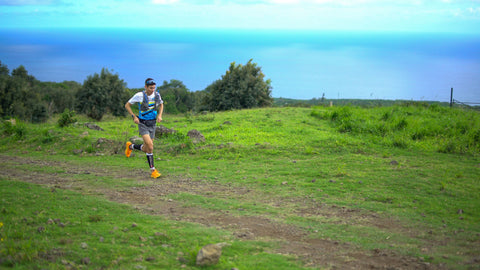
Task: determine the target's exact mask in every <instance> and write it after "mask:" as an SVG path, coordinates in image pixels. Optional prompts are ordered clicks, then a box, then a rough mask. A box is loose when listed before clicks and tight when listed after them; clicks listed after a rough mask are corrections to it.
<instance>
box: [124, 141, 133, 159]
mask: <svg viewBox="0 0 480 270" xmlns="http://www.w3.org/2000/svg"><path fill="white" fill-rule="evenodd" d="M130 145H132V143H131V142H127V144H126V146H125V156H126V157H130V155H131V154H132V149H130Z"/></svg>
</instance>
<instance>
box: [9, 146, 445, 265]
mask: <svg viewBox="0 0 480 270" xmlns="http://www.w3.org/2000/svg"><path fill="white" fill-rule="evenodd" d="M18 165H31V166H33V167H43V166H49V167H55V168H61V169H62V171H65V173H56V174H48V173H42V172H38V171H35V170H33V171H30V172H29V173H28V174H26V173H25V170H23V169H20V168H19V167H18ZM0 166H1V168H2V175H3V176H4V177H6V178H9V179H15V180H20V181H25V182H31V183H36V184H42V185H47V186H50V187H52V188H60V189H72V190H75V191H77V192H82V193H85V194H102V195H103V196H105V197H106V198H108V199H109V200H111V201H115V202H119V203H125V204H129V205H133V206H135V207H136V208H137V209H139V210H140V211H142V212H143V213H146V214H150V215H162V216H164V217H166V218H169V219H172V220H181V221H188V222H195V223H199V224H203V225H205V226H209V227H215V228H220V229H226V230H229V231H232V232H233V234H234V235H235V236H236V237H237V238H238V239H239V240H253V239H255V240H276V241H281V242H283V243H285V244H284V245H283V246H282V247H280V248H279V249H278V250H277V251H275V252H276V253H280V254H289V255H293V256H296V257H298V258H299V259H301V260H302V261H303V262H304V263H305V265H306V266H310V267H324V268H327V269H328V268H330V269H439V268H440V266H438V265H435V266H433V265H430V264H429V263H426V262H423V261H421V260H419V259H418V258H413V257H406V256H402V255H399V254H395V253H394V252H392V251H386V250H374V251H364V250H358V249H356V248H355V247H354V246H353V245H350V244H344V243H339V242H337V241H333V240H326V239H310V238H308V237H307V235H308V233H307V231H305V230H304V229H302V228H298V227H295V226H292V225H287V224H283V223H280V222H277V221H275V220H274V219H273V217H265V216H235V215H233V214H231V213H229V212H228V211H213V210H208V209H204V208H197V207H185V206H183V205H181V204H180V203H177V202H175V201H172V200H169V199H167V196H168V195H169V194H175V193H179V192H182V193H191V194H197V195H201V196H205V197H209V196H211V195H212V194H222V195H223V196H229V197H230V198H238V199H239V200H241V198H244V197H245V196H250V195H252V196H256V197H257V195H258V194H257V195H255V194H254V193H255V191H252V190H249V189H247V188H239V187H234V186H230V185H226V184H219V183H212V182H207V181H193V180H192V179H189V178H179V177H169V176H166V177H162V178H161V180H156V181H155V182H153V185H150V184H151V183H152V181H151V180H146V179H145V178H146V177H145V176H144V171H142V170H138V171H127V172H125V171H120V170H119V168H103V169H100V168H97V167H82V166H79V165H74V164H71V163H68V162H59V161H48V160H36V159H30V158H24V157H12V156H5V155H0ZM112 173H113V174H114V175H115V177H116V178H126V179H131V180H132V181H138V182H139V183H142V182H146V181H148V182H149V183H150V184H149V185H148V186H147V187H143V186H142V185H139V187H132V188H129V189H125V188H122V190H115V188H114V187H112V188H111V189H107V188H103V189H98V187H95V188H92V187H91V186H89V185H87V184H85V183H82V182H81V181H75V180H74V176H75V175H78V174H90V175H95V176H112ZM258 197H261V196H258ZM267 199H268V200H276V202H275V203H276V204H278V205H286V204H288V203H291V201H288V202H283V201H282V199H281V198H267ZM296 214H297V215H300V216H308V215H323V216H327V217H330V216H338V217H341V218H342V220H344V222H346V223H347V224H359V223H361V224H365V225H367V226H375V227H378V228H392V229H395V230H396V231H402V230H404V232H405V233H408V232H407V231H406V230H405V229H403V228H402V227H401V226H400V225H398V224H396V223H395V222H394V221H392V220H388V219H384V218H381V217H378V216H376V215H374V214H365V213H359V212H358V211H353V210H348V209H344V208H340V207H338V208H337V207H305V208H303V209H299V210H298V213H296Z"/></svg>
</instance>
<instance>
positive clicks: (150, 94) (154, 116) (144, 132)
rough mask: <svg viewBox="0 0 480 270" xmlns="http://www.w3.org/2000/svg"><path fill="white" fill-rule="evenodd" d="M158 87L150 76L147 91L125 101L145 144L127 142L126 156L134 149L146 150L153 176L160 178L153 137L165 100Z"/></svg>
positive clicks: (146, 83)
mask: <svg viewBox="0 0 480 270" xmlns="http://www.w3.org/2000/svg"><path fill="white" fill-rule="evenodd" d="M156 88H157V84H156V83H155V81H154V80H153V79H152V78H148V79H146V80H145V91H142V92H138V93H136V94H135V95H134V96H133V97H132V98H131V99H130V100H128V102H127V103H125V109H127V111H128V113H129V114H130V115H131V116H132V118H133V122H135V124H137V125H138V132H139V134H140V136H142V138H143V144H133V143H131V142H127V144H126V147H125V156H127V157H130V155H131V153H132V150H134V149H136V150H140V151H143V152H145V153H146V155H147V161H148V165H149V166H150V171H151V177H152V178H158V177H160V175H161V174H160V173H159V172H158V171H157V170H156V169H155V166H154V161H153V139H154V138H155V128H156V123H157V122H161V121H162V114H163V100H162V97H161V96H160V93H158V92H157V91H155V89H156ZM135 103H138V110H139V114H138V116H136V115H135V114H134V113H133V111H132V108H131V105H132V104H135Z"/></svg>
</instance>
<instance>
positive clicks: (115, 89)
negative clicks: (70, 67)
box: [76, 68, 128, 121]
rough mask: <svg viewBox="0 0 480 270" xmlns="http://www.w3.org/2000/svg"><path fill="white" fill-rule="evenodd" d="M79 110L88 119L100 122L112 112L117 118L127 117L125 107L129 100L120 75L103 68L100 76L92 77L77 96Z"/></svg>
mask: <svg viewBox="0 0 480 270" xmlns="http://www.w3.org/2000/svg"><path fill="white" fill-rule="evenodd" d="M76 99H77V109H78V111H79V112H80V113H85V114H86V115H87V116H88V117H90V118H93V119H95V120H97V121H100V120H101V119H102V117H103V115H104V114H105V113H107V112H111V113H112V114H113V115H115V116H123V115H125V110H124V107H123V105H124V104H125V100H127V99H128V97H127V91H126V89H125V83H124V81H123V80H121V79H119V77H118V74H112V73H111V72H110V71H109V70H108V69H105V68H102V72H101V73H100V74H97V73H95V74H94V75H90V76H88V77H87V79H86V80H85V81H84V83H83V86H82V88H80V90H79V91H78V92H77V94H76Z"/></svg>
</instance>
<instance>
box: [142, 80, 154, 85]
mask: <svg viewBox="0 0 480 270" xmlns="http://www.w3.org/2000/svg"><path fill="white" fill-rule="evenodd" d="M145 84H146V85H154V84H155V85H156V83H155V81H154V80H148V81H146V82H145Z"/></svg>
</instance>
